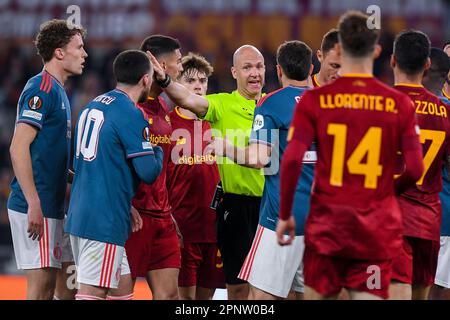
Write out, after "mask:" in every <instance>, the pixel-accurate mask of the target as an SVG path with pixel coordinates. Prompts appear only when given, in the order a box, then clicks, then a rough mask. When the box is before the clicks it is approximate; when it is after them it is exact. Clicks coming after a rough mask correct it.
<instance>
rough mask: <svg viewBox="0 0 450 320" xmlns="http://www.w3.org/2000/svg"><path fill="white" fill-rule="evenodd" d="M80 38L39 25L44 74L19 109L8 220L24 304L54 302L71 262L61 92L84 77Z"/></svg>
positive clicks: (79, 32)
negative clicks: (22, 273) (58, 283)
mask: <svg viewBox="0 0 450 320" xmlns="http://www.w3.org/2000/svg"><path fill="white" fill-rule="evenodd" d="M84 34H85V30H84V29H83V28H82V27H81V26H73V27H72V26H71V28H69V26H68V25H67V24H66V21H64V20H51V21H48V22H46V23H44V24H42V25H41V28H40V31H39V33H38V35H37V37H36V41H35V45H36V48H37V51H38V54H39V55H40V56H41V58H42V60H43V62H44V70H43V71H42V72H41V73H39V74H38V75H36V76H34V77H33V78H31V79H30V80H28V82H27V84H26V85H25V88H24V89H23V91H22V94H21V95H20V98H19V103H18V105H17V121H16V128H15V132H14V136H13V139H12V142H11V148H10V153H11V161H12V165H13V168H14V174H15V177H14V179H13V181H12V182H11V193H10V196H9V199H8V216H9V220H10V225H11V233H12V238H13V245H14V253H15V256H16V262H17V267H18V268H19V269H22V270H25V274H26V277H27V299H33V300H34V299H52V298H53V295H54V291H55V285H56V276H57V270H58V269H60V268H61V266H62V262H69V261H72V257H71V252H70V248H65V247H64V246H63V221H64V220H63V219H64V198H65V193H66V184H67V177H68V167H69V159H70V155H69V154H70V146H71V144H70V137H71V132H70V131H71V122H70V121H71V120H70V105H69V100H68V98H67V95H66V92H65V90H64V87H63V86H64V82H65V81H66V80H67V78H68V77H70V76H72V75H80V74H81V73H82V71H83V64H84V61H85V59H86V57H87V53H86V51H85V50H84V48H83V37H84ZM66 250H67V251H68V252H65V251H66Z"/></svg>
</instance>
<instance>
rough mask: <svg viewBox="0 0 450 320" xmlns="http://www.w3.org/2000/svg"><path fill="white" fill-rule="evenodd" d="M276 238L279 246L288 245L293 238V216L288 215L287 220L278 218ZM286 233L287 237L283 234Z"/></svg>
mask: <svg viewBox="0 0 450 320" xmlns="http://www.w3.org/2000/svg"><path fill="white" fill-rule="evenodd" d="M276 231H277V239H278V244H279V245H280V246H285V245H289V244H291V243H292V241H293V240H294V239H295V220H294V217H293V216H290V217H289V219H287V220H281V219H279V220H278V224H277V230H276ZM286 233H287V234H288V236H289V237H288V238H286V237H285V234H286Z"/></svg>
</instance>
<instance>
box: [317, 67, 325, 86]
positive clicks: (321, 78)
mask: <svg viewBox="0 0 450 320" xmlns="http://www.w3.org/2000/svg"><path fill="white" fill-rule="evenodd" d="M316 80H317V82H318V83H319V85H321V86H322V85H324V84H326V81H325V77H324V75H323V73H322V72H321V70H319V72H318V73H317V74H316Z"/></svg>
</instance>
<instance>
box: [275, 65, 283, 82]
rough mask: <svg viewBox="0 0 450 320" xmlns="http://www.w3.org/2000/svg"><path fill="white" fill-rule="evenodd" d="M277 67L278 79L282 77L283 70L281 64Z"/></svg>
mask: <svg viewBox="0 0 450 320" xmlns="http://www.w3.org/2000/svg"><path fill="white" fill-rule="evenodd" d="M276 69H277V76H278V79H281V77H282V76H283V71H282V69H281V67H280V65H279V64H277V65H276Z"/></svg>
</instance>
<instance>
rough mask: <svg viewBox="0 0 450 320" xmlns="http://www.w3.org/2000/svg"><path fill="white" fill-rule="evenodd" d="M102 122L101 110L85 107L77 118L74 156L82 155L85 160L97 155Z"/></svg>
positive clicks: (90, 159)
mask: <svg viewBox="0 0 450 320" xmlns="http://www.w3.org/2000/svg"><path fill="white" fill-rule="evenodd" d="M103 122H104V117H103V112H102V111H100V110H97V109H91V110H89V109H86V110H84V111H83V112H82V113H81V115H80V119H79V120H78V130H77V147H76V157H77V158H78V157H79V156H80V153H81V154H82V155H83V159H84V160H86V161H93V160H94V159H95V158H96V157H97V147H98V139H99V135H100V129H101V128H102V125H103Z"/></svg>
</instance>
